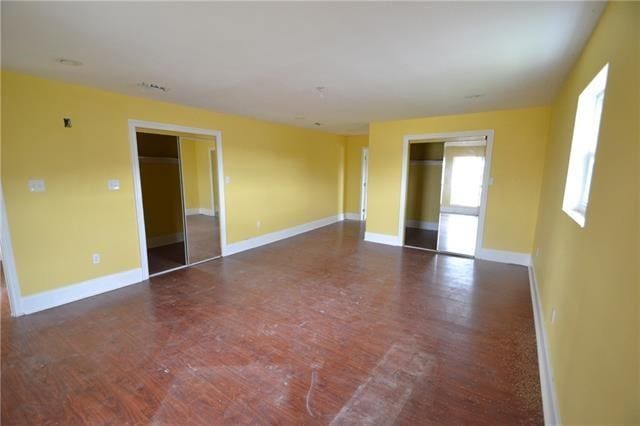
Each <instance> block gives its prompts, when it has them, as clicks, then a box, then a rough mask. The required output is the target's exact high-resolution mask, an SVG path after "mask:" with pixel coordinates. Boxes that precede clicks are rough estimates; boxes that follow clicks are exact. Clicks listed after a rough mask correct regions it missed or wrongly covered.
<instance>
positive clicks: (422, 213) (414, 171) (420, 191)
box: [405, 164, 442, 225]
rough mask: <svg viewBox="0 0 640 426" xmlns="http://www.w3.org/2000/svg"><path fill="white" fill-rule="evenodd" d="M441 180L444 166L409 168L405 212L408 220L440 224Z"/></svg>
mask: <svg viewBox="0 0 640 426" xmlns="http://www.w3.org/2000/svg"><path fill="white" fill-rule="evenodd" d="M441 180H442V165H423V164H412V165H410V166H409V179H408V181H407V208H406V210H405V217H406V218H407V219H408V220H419V221H423V222H431V223H435V224H436V225H437V224H438V222H439V221H440V183H441Z"/></svg>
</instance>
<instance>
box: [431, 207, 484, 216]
mask: <svg viewBox="0 0 640 426" xmlns="http://www.w3.org/2000/svg"><path fill="white" fill-rule="evenodd" d="M440 213H453V214H463V215H467V216H478V214H479V213H480V208H479V207H464V206H440Z"/></svg>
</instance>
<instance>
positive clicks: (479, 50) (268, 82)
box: [1, 1, 605, 134]
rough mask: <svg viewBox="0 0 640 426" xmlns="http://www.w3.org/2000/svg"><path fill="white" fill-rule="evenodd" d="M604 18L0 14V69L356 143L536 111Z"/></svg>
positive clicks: (456, 9) (133, 10) (530, 9)
mask: <svg viewBox="0 0 640 426" xmlns="http://www.w3.org/2000/svg"><path fill="white" fill-rule="evenodd" d="M604 5H605V3H604V2H584V1H575V2H460V3H455V2H414V3H408V2H333V3H332V2H313V3H302V2H291V3H284V2H278V3H275V2H259V3H244V2H238V3H211V2H195V3H178V2H100V3H97V2H38V3H36V2H2V4H1V8H2V66H3V68H4V69H9V70H15V71H19V72H25V73H29V74H33V75H37V76H41V77H47V78H52V79H57V80H63V81H67V82H72V83H77V84H82V85H87V86H93V87H98V88H103V89H106V90H111V91H115V92H120V93H125V94H129V95H134V96H142V97H147V98H152V99H160V100H164V101H168V102H174V103H179V104H184V105H190V106H194V107H200V108H206V109H210V110H215V111H220V112H225V113H230V114H237V115H242V116H248V117H255V118H259V119H264V120H268V121H273V122H279V123H286V124H290V125H295V126H301V127H308V128H316V129H320V130H325V131H329V132H333V133H340V134H363V133H367V130H368V123H370V122H373V121H384V120H394V119H404V118H412V117H425V116H434V115H446V114H459V113H469V112H479V111H490V110H498V109H507V108H519V107H530V106H539V105H545V104H548V103H549V102H550V101H551V100H552V98H553V96H554V95H555V93H556V92H557V90H558V88H559V86H560V84H561V83H562V81H563V79H564V77H565V76H566V75H567V73H568V72H569V70H570V68H571V66H572V65H573V63H574V62H575V61H576V59H577V56H578V55H579V53H580V51H581V50H582V48H583V46H584V44H585V43H586V41H587V39H588V37H589V35H590V34H591V32H592V31H593V28H594V27H595V24H596V23H597V20H598V18H599V16H600V14H601V13H602V11H603V9H604ZM59 58H68V59H72V60H77V61H80V62H82V64H83V65H82V66H73V65H64V64H60V63H59V62H56V59H59ZM141 82H145V83H154V84H158V85H160V86H165V87H167V88H169V91H167V92H162V91H159V90H153V89H148V88H147V89H145V88H142V87H140V86H139V85H138V84H139V83H141ZM317 87H324V89H323V90H322V92H323V93H320V91H319V90H318V89H317ZM477 95H480V96H477ZM314 123H321V124H322V125H321V126H317V125H315V124H314Z"/></svg>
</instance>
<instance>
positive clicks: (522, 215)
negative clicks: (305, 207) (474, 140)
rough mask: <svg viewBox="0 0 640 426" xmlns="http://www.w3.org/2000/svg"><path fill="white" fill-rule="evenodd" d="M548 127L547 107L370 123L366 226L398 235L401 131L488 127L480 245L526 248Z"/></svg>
mask: <svg viewBox="0 0 640 426" xmlns="http://www.w3.org/2000/svg"><path fill="white" fill-rule="evenodd" d="M548 127H549V108H547V107H539V108H528V109H516V110H504V111H491V112H483V113H477V114H464V115H449V116H441V117H428V118H418V119H411V120H398V121H386V122H375V123H371V124H370V125H369V192H368V197H369V198H368V209H369V211H368V216H367V231H368V232H374V233H379V234H387V235H394V236H397V235H398V214H399V208H400V179H401V169H402V139H403V136H404V135H407V134H423V133H441V132H457V131H466V130H485V129H493V130H494V131H495V139H494V144H493V160H492V165H491V176H493V178H494V183H493V185H492V186H491V187H489V195H488V204H487V216H486V222H485V228H484V243H483V247H485V248H491V249H497V250H508V251H515V252H523V253H530V252H531V247H532V245H533V234H534V226H535V221H536V215H537V211H538V198H539V193H540V185H541V180H542V170H543V159H544V150H545V145H546V140H547V137H548Z"/></svg>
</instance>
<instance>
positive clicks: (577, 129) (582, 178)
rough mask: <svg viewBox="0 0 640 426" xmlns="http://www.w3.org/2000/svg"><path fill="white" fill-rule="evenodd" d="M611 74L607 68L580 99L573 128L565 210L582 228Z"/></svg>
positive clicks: (566, 182) (605, 67) (583, 92)
mask: <svg viewBox="0 0 640 426" xmlns="http://www.w3.org/2000/svg"><path fill="white" fill-rule="evenodd" d="M608 72H609V64H606V65H605V66H604V67H603V68H602V69H601V70H600V72H598V74H597V75H596V76H595V77H594V78H593V80H591V82H590V83H589V84H588V85H587V87H586V88H585V89H584V90H583V91H582V93H581V94H580V96H579V97H578V106H577V109H576V118H575V122H574V125H573V137H572V139H571V152H570V154H569V167H568V169H567V178H566V181H565V186H564V197H563V200H562V210H563V211H564V212H565V213H566V214H567V215H568V216H569V217H570V218H571V219H573V220H574V221H575V222H576V223H577V224H578V225H580V227H581V228H584V226H585V224H586V217H587V208H588V206H589V193H590V191H591V180H592V178H593V167H594V165H595V161H596V151H597V148H598V139H599V133H600V122H601V118H602V110H603V105H604V96H605V91H606V87H607V75H608Z"/></svg>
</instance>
